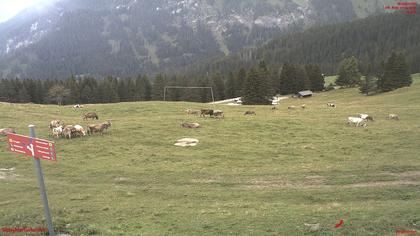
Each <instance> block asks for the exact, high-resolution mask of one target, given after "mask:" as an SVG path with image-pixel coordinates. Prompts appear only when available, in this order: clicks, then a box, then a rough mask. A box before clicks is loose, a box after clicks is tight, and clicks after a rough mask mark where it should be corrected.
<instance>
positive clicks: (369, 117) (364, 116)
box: [359, 114, 373, 121]
mask: <svg viewBox="0 0 420 236" xmlns="http://www.w3.org/2000/svg"><path fill="white" fill-rule="evenodd" d="M359 117H360V118H362V119H364V120H366V121H368V120H370V121H373V117H372V116H370V115H368V114H359Z"/></svg>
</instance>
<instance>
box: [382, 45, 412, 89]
mask: <svg viewBox="0 0 420 236" xmlns="http://www.w3.org/2000/svg"><path fill="white" fill-rule="evenodd" d="M408 71H409V70H408V65H407V63H406V61H405V57H404V54H402V53H395V52H394V53H392V55H391V56H390V57H389V59H388V61H387V62H386V63H385V65H384V73H383V76H381V77H380V78H379V82H378V85H379V89H380V90H381V91H382V92H388V91H392V90H394V89H397V88H402V87H406V86H410V85H411V84H412V82H413V81H412V78H411V76H410V74H409V72H408Z"/></svg>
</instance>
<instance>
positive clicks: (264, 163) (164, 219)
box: [0, 84, 420, 235]
mask: <svg viewBox="0 0 420 236" xmlns="http://www.w3.org/2000/svg"><path fill="white" fill-rule="evenodd" d="M419 90H420V84H415V85H413V86H412V87H411V88H404V89H400V90H398V91H394V92H391V93H387V94H381V95H378V96H372V97H364V96H362V95H360V94H359V93H358V91H357V89H345V90H335V91H331V92H327V93H321V94H316V95H315V96H314V97H313V98H310V99H305V100H297V99H296V100H295V99H288V100H285V101H283V103H282V104H281V105H279V109H278V110H276V111H272V110H271V109H270V107H269V106H258V107H251V106H249V107H248V106H243V107H229V106H223V105H220V106H214V108H219V109H223V110H224V111H225V113H226V117H225V119H223V120H215V119H211V118H199V117H194V116H187V115H185V114H184V112H183V110H184V109H186V108H202V107H213V105H207V104H194V103H160V102H150V103H124V104H109V105H87V106H86V108H85V110H83V111H96V112H97V113H98V114H99V116H100V121H104V120H106V119H108V118H111V119H113V126H112V127H111V129H110V130H109V132H108V133H107V134H105V135H103V136H102V137H101V136H97V135H95V136H92V137H85V138H77V139H72V140H64V139H60V140H57V141H56V145H57V151H58V156H59V161H58V162H57V163H49V162H47V161H42V164H43V168H44V174H45V181H46V186H47V190H48V196H49V201H50V205H51V208H52V215H53V220H54V224H55V227H56V228H57V231H60V232H63V233H70V234H71V235H81V234H84V235H88V234H97V235H237V234H241V235H395V230H396V229H407V230H412V229H415V230H417V231H420V218H419V217H418V213H419V212H420V190H419V187H420V159H419V152H420V147H419V143H420V135H419V133H420V123H419V110H420V93H419ZM328 101H334V102H336V104H337V108H335V109H332V108H330V109H328V108H327V107H326V105H325V104H326V102H328ZM302 103H305V104H306V106H307V109H305V110H302V109H300V108H299V109H297V110H288V109H287V106H289V105H296V106H299V105H301V104H302ZM246 110H254V111H256V113H257V115H256V116H248V117H246V116H244V115H243V112H244V111H246ZM0 111H1V113H0V127H6V126H11V127H14V128H16V129H17V130H18V132H19V133H22V134H27V133H28V131H27V125H28V124H30V123H33V124H35V125H37V134H38V136H39V137H42V138H49V139H52V138H51V137H49V134H48V133H49V131H48V128H47V126H48V123H49V121H50V120H52V119H56V118H60V119H62V120H64V121H65V122H67V123H79V124H83V125H84V124H86V122H83V121H82V120H81V113H82V112H83V111H78V110H73V109H72V108H70V107H57V106H40V105H33V104H32V105H11V104H0ZM358 113H369V114H371V115H372V116H373V117H374V118H375V122H372V123H369V125H368V128H366V129H364V128H355V127H349V126H347V125H346V123H345V121H346V118H347V117H348V116H350V115H356V114H358ZM389 113H397V114H399V115H400V117H401V120H400V121H390V120H387V119H385V117H386V116H387V114H389ZM182 121H197V122H199V123H201V124H202V126H203V127H202V128H201V129H198V130H185V129H182V128H181V127H180V123H181V122H182ZM87 123H91V122H87ZM183 137H193V138H197V139H199V140H200V143H199V145H198V146H196V147H192V148H181V147H175V146H173V143H174V142H175V140H177V139H179V138H183ZM0 168H2V169H0V193H1V194H0V208H1V211H0V226H1V227H32V228H35V227H40V226H43V225H45V221H44V222H43V221H42V219H43V211H42V205H41V201H40V198H39V192H38V187H37V182H36V175H35V169H34V164H33V161H32V160H30V159H27V158H24V157H17V156H15V155H14V154H11V153H9V152H8V151H7V143H6V142H0ZM4 168H8V169H9V168H14V170H4ZM340 219H343V220H344V226H343V227H341V228H339V229H336V228H334V225H335V224H336V223H338V222H339V220H340ZM305 223H306V224H317V223H319V228H318V229H316V227H314V228H313V229H312V231H311V228H310V227H308V226H305ZM19 235H20V234H19Z"/></svg>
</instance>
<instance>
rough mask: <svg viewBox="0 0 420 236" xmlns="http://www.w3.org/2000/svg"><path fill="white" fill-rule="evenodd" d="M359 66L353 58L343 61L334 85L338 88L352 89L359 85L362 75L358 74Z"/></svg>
mask: <svg viewBox="0 0 420 236" xmlns="http://www.w3.org/2000/svg"><path fill="white" fill-rule="evenodd" d="M358 66H359V64H358V61H357V59H356V58H355V57H350V58H347V59H344V60H343V61H342V62H341V63H340V67H339V70H338V78H337V80H336V82H335V83H336V84H337V85H339V86H348V87H354V86H356V85H359V84H360V78H361V77H362V75H361V74H360V72H359V68H358Z"/></svg>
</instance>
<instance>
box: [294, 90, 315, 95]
mask: <svg viewBox="0 0 420 236" xmlns="http://www.w3.org/2000/svg"><path fill="white" fill-rule="evenodd" d="M297 94H298V95H300V96H311V95H313V94H314V93H313V92H312V91H311V90H305V91H300V92H298V93H297Z"/></svg>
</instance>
